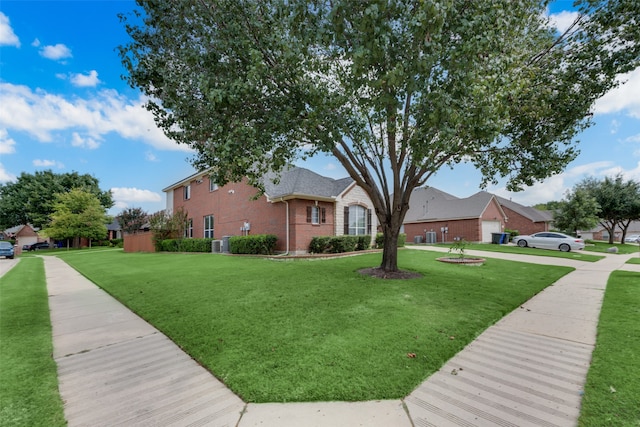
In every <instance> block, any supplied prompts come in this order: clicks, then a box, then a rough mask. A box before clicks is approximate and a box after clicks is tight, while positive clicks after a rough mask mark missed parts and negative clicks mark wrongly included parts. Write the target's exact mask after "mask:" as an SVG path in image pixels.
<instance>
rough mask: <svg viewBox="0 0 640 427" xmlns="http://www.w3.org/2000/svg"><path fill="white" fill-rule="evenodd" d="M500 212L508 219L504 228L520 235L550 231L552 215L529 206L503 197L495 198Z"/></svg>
mask: <svg viewBox="0 0 640 427" xmlns="http://www.w3.org/2000/svg"><path fill="white" fill-rule="evenodd" d="M496 198H497V199H498V202H499V203H500V205H501V206H502V210H503V211H504V213H505V214H506V215H507V217H508V218H509V222H508V224H506V228H508V229H510V230H518V232H519V233H520V234H521V235H526V234H533V233H538V232H540V231H550V230H551V226H552V224H553V214H552V213H551V212H549V211H541V210H538V209H536V208H533V207H531V206H523V205H521V204H519V203H516V202H512V201H511V200H508V199H505V198H504V197H500V196H496Z"/></svg>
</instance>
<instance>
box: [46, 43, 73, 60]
mask: <svg viewBox="0 0 640 427" xmlns="http://www.w3.org/2000/svg"><path fill="white" fill-rule="evenodd" d="M40 55H41V56H43V57H45V58H47V59H52V60H54V61H57V60H59V59H64V58H71V57H72V56H73V55H71V49H69V48H68V47H67V46H65V45H63V44H62V43H58V44H56V45H47V46H44V47H43V48H42V49H40Z"/></svg>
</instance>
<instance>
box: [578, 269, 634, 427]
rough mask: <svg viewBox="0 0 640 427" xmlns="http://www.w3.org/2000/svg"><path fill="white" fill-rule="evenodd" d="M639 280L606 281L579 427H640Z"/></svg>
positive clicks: (622, 274) (626, 275) (619, 274)
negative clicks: (639, 377)
mask: <svg viewBox="0 0 640 427" xmlns="http://www.w3.org/2000/svg"><path fill="white" fill-rule="evenodd" d="M639 307H640V274H638V273H633V272H627V271H615V272H613V273H612V274H611V276H610V277H609V281H608V283H607V290H606V293H605V297H604V302H603V306H602V311H601V312H600V320H599V322H598V338H597V342H596V348H595V350H594V352H593V357H592V360H591V367H590V369H589V374H588V375H587V383H586V385H585V394H584V398H583V400H582V411H581V414H580V420H579V426H581V427H605V426H616V427H625V426H628V427H631V426H633V427H637V426H639V425H640V381H638V373H639V372H640V323H639V322H638V316H639V315H640V308H639Z"/></svg>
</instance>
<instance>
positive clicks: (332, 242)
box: [309, 235, 371, 254]
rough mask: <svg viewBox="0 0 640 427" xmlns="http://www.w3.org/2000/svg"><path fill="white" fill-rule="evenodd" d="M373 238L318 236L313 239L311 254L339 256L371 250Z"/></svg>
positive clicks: (310, 247) (366, 236)
mask: <svg viewBox="0 0 640 427" xmlns="http://www.w3.org/2000/svg"><path fill="white" fill-rule="evenodd" d="M370 246H371V236H368V235H364V236H347V235H345V236H317V237H314V238H312V239H311V243H310V244H309V252H310V253H312V254H326V253H332V254H338V253H343V252H354V251H362V250H365V249H369V247H370Z"/></svg>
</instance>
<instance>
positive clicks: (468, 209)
mask: <svg viewBox="0 0 640 427" xmlns="http://www.w3.org/2000/svg"><path fill="white" fill-rule="evenodd" d="M492 200H495V196H494V195H493V194H490V193H487V192H486V191H480V192H478V193H476V194H474V195H472V196H469V197H467V198H464V199H460V198H458V197H455V196H453V195H451V194H448V193H445V192H444V191H440V190H438V189H436V188H432V187H426V188H425V187H420V188H416V189H414V190H413V192H412V193H411V198H410V200H409V211H408V212H407V215H406V216H405V220H404V222H405V223H411V222H421V221H438V220H453V219H468V218H481V217H482V214H483V213H484V211H485V210H486V209H487V207H488V206H489V204H490V203H491V202H492ZM496 205H497V206H498V208H499V209H500V211H502V208H501V207H500V204H499V203H498V202H497V200H496ZM502 215H503V216H505V215H504V212H502Z"/></svg>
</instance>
